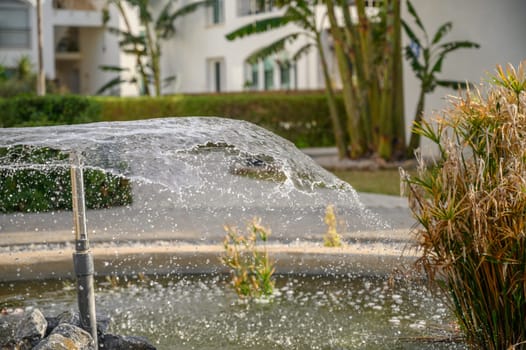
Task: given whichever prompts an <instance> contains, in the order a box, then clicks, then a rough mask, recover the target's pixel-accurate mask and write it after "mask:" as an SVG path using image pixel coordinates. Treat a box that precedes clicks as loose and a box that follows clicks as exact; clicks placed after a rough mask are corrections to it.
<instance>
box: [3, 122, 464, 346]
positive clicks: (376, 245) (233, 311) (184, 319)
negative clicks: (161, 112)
mask: <svg viewBox="0 0 526 350" xmlns="http://www.w3.org/2000/svg"><path fill="white" fill-rule="evenodd" d="M21 145H23V147H25V148H30V149H33V148H46V149H52V150H56V151H58V152H59V153H64V154H69V153H71V152H75V154H78V155H79V157H80V158H81V162H82V167H83V169H85V170H101V171H103V172H105V173H107V174H111V176H114V177H117V178H120V179H122V181H124V182H125V183H127V184H129V186H130V188H131V200H130V201H129V202H128V203H126V204H125V205H122V206H111V207H109V208H104V209H91V210H88V213H87V217H88V231H89V232H90V240H91V241H92V246H93V255H94V259H95V271H96V275H97V276H98V277H97V281H98V283H96V285H97V286H98V287H97V311H98V312H99V311H101V310H102V311H104V312H106V313H109V314H110V316H111V317H112V318H113V319H114V321H115V322H114V323H115V324H116V326H115V327H117V328H120V330H121V331H122V330H125V331H130V332H133V333H137V334H140V335H144V336H146V337H148V338H149V339H152V340H153V342H154V343H155V344H156V345H157V346H158V348H159V349H171V348H173V347H174V346H175V344H177V348H178V349H193V348H198V349H206V348H211V347H214V348H217V345H218V344H222V345H221V348H225V349H237V348H243V349H244V348H249V345H248V344H253V346H252V347H251V348H254V349H257V348H283V347H286V348H305V347H308V348H313V349H314V348H319V349H337V348H338V349H339V348H349V349H354V348H360V349H363V348H374V349H380V348H393V346H397V345H396V344H402V345H401V346H402V348H411V345H407V344H410V343H411V342H410V341H407V342H406V343H404V342H403V339H404V338H407V339H414V338H415V337H416V338H418V337H420V336H421V335H422V334H426V333H423V332H429V327H430V324H432V325H437V326H438V328H439V331H438V332H441V330H440V329H442V328H443V327H445V325H447V322H448V320H449V317H450V316H449V315H448V314H447V312H446V311H445V310H446V308H445V307H444V306H443V305H441V303H440V301H436V300H434V299H433V297H432V296H431V295H430V293H429V292H427V291H426V290H425V287H423V286H422V285H421V284H416V287H415V285H413V284H412V283H407V282H405V281H403V280H398V279H396V278H395V279H394V280H392V279H390V278H388V276H389V274H390V273H391V272H392V271H393V269H394V268H397V267H401V266H403V264H404V263H410V262H411V261H413V259H414V256H411V255H406V256H405V257H403V258H401V256H400V251H401V247H402V246H403V244H404V242H405V238H404V239H402V243H400V241H399V239H398V237H400V236H403V234H400V232H396V231H395V230H393V229H391V228H390V226H389V224H388V223H387V222H385V221H384V220H382V219H381V218H380V217H379V216H378V215H376V214H374V213H372V212H370V211H369V210H367V209H366V208H365V207H364V205H363V204H362V203H361V202H360V200H359V198H358V195H357V194H356V192H355V191H354V189H352V187H351V186H350V185H348V184H346V183H344V182H342V181H340V180H338V179H337V178H335V177H334V176H332V175H331V174H330V173H328V172H327V171H325V170H323V169H321V168H320V167H318V166H317V165H316V164H315V163H314V162H313V161H312V160H311V159H310V158H309V157H308V156H306V155H304V154H303V153H302V152H300V151H298V150H297V149H296V148H295V147H294V146H293V145H292V144H291V143H289V142H288V141H286V140H283V139H281V138H279V137H277V136H276V135H274V134H272V133H270V132H268V131H266V130H264V129H262V128H259V127H256V126H254V125H253V124H250V123H247V122H241V121H234V120H229V119H223V118H200V117H192V118H164V119H155V120H145V121H134V122H119V123H95V124H85V125H70V126H55V127H37V128H23V129H16V128H13V129H0V148H4V149H5V150H6V151H4V153H3V155H0V170H2V171H4V172H6V173H9V172H14V171H19V170H20V169H38V170H42V171H46V170H47V169H57V168H66V167H69V160H68V158H67V157H60V156H59V157H56V158H54V159H53V160H52V161H46V162H45V164H35V163H34V162H28V159H27V157H23V156H17V155H16V152H17V150H19V149H20V147H22V146H21ZM103 190H104V189H103ZM328 205H334V207H335V208H337V213H338V214H337V216H338V219H339V222H338V223H339V228H340V230H341V231H342V232H343V239H344V241H346V242H350V243H351V244H348V245H347V246H345V247H344V248H337V249H332V250H331V249H327V248H323V247H322V246H321V243H322V235H323V232H324V231H325V230H326V227H325V226H324V223H323V217H324V213H325V210H326V208H327V206H328ZM254 216H257V217H261V218H262V220H263V222H265V224H266V225H268V226H270V227H271V229H272V231H273V234H272V236H271V237H272V239H271V241H270V242H269V243H270V246H269V251H270V253H271V255H272V256H273V257H274V259H275V260H276V263H277V265H276V266H277V273H278V274H279V275H278V282H277V286H278V288H277V293H276V295H275V298H274V301H272V302H271V303H270V304H257V303H256V304H251V303H249V304H240V303H238V302H236V300H235V298H234V296H233V294H232V292H231V291H229V290H228V288H227V282H226V281H225V278H224V276H223V275H222V273H223V272H225V269H224V267H222V266H221V265H220V263H219V259H218V256H219V254H220V253H221V246H220V244H219V243H220V242H221V241H222V239H223V237H224V231H223V229H222V227H223V225H225V224H229V225H237V226H244V225H245V224H246V222H247V221H248V220H250V219H251V218H252V217H254ZM0 235H1V236H2V237H3V239H2V240H1V241H0V245H1V246H0V271H1V273H2V274H1V276H2V277H0V290H1V291H2V292H0V300H7V301H9V302H13V303H14V304H20V306H21V307H24V308H31V307H37V306H38V307H39V308H41V309H42V310H44V311H46V312H54V313H58V312H60V310H61V309H68V308H71V305H72V299H73V298H72V291H71V289H72V288H70V285H69V282H68V281H69V278H70V277H71V268H70V267H71V262H70V261H69V260H70V258H68V256H70V255H69V254H67V253H64V252H68V251H70V250H71V249H72V246H71V243H70V241H71V214H70V213H69V212H67V211H64V210H52V211H50V212H47V213H24V212H22V213H5V214H0ZM42 259H43V260H44V261H45V262H46V263H45V264H44V263H42ZM203 273H205V274H207V275H206V276H205V277H203V276H201V275H200V277H195V274H203ZM331 276H332V277H331ZM28 279H31V280H34V279H39V280H42V281H45V282H43V283H38V285H35V283H33V282H27V281H26V280H28ZM392 285H394V286H395V287H394V288H392ZM397 290H404V291H405V292H404V293H405V294H399V293H398V291H397ZM413 303H414V304H415V305H414V306H410V304H413ZM422 314H423V317H425V318H420V315H422ZM311 319H312V320H311ZM430 320H432V321H430ZM369 321H373V322H369ZM426 322H427V323H426ZM378 324H383V327H380V326H378ZM296 327H297V328H296ZM380 328H381V329H380ZM371 339H372V340H371ZM401 339H402V340H401ZM400 341H402V343H400ZM404 344H406V345H407V346H408V347H405V345H404ZM413 348H419V349H420V348H425V347H423V346H422V344H421V343H419V344H418V345H416V347H413ZM429 348H434V345H430V347H429ZM437 348H440V349H446V348H452V349H456V348H462V345H455V344H446V345H445V347H437Z"/></svg>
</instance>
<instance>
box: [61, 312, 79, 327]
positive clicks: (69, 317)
mask: <svg viewBox="0 0 526 350" xmlns="http://www.w3.org/2000/svg"><path fill="white" fill-rule="evenodd" d="M56 318H57V321H58V324H62V323H66V324H71V325H73V326H77V327H80V316H79V313H78V312H74V311H71V310H70V311H64V312H62V313H60V314H59V315H58V316H57V317H56Z"/></svg>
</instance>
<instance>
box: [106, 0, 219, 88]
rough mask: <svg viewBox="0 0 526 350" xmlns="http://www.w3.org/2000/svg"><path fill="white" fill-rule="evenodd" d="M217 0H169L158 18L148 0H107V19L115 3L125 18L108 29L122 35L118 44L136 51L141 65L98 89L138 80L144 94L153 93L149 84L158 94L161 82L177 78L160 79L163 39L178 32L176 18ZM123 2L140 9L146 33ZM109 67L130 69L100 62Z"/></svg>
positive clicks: (139, 13) (126, 50)
mask: <svg viewBox="0 0 526 350" xmlns="http://www.w3.org/2000/svg"><path fill="white" fill-rule="evenodd" d="M216 1H217V0H201V1H196V2H191V3H189V4H187V5H183V6H180V7H178V8H176V9H175V10H173V8H172V5H173V1H167V2H166V5H165V6H164V7H163V8H162V9H161V11H160V12H159V14H158V15H157V17H156V18H154V16H153V12H152V9H151V7H150V6H149V1H148V0H108V1H107V3H106V8H105V9H104V12H103V18H104V22H105V23H108V21H109V19H110V17H109V11H108V6H109V5H110V4H113V5H115V6H116V7H117V9H118V11H119V14H120V16H121V17H122V18H123V21H124V25H125V29H124V30H121V29H119V28H113V27H110V28H108V30H109V31H110V32H112V33H114V34H117V35H119V36H121V37H122V40H121V41H120V43H119V45H120V47H121V50H123V52H125V53H128V54H131V55H134V56H135V58H136V65H137V69H138V76H132V77H131V78H130V79H128V80H126V79H123V78H121V76H120V74H119V76H117V77H116V78H114V79H112V80H110V81H109V82H108V83H106V84H105V85H104V86H102V87H101V88H100V89H99V91H98V92H97V93H102V92H104V91H105V90H107V89H110V88H112V87H114V86H116V85H119V84H121V83H125V82H128V83H135V84H137V85H138V86H140V87H141V88H142V89H144V91H143V92H144V94H145V95H151V94H152V92H151V90H150V85H153V89H154V94H155V96H159V95H160V94H161V88H162V86H163V85H164V86H166V85H168V84H170V83H171V82H173V81H174V80H175V77H173V76H171V77H167V78H164V79H161V66H160V59H161V42H162V41H164V40H168V39H170V38H172V37H173V36H174V35H175V32H176V30H175V22H176V21H177V20H178V19H179V18H181V17H183V16H185V15H187V14H189V13H192V12H194V11H196V10H197V9H199V8H201V7H205V6H213V5H214V4H215V3H216ZM124 3H127V4H128V5H129V6H131V7H132V8H135V9H136V10H137V13H138V17H139V22H140V24H141V26H142V27H143V28H144V33H139V34H137V33H134V32H133V31H132V27H131V25H130V21H129V18H128V14H127V12H126V10H125V6H124ZM101 69H103V70H106V71H115V72H118V73H121V72H123V71H126V70H127V69H125V68H122V67H116V66H101Z"/></svg>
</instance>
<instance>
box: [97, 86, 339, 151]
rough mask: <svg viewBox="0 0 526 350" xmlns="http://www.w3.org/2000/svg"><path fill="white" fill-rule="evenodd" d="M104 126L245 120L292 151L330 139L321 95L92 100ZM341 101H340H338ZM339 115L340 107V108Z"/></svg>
mask: <svg viewBox="0 0 526 350" xmlns="http://www.w3.org/2000/svg"><path fill="white" fill-rule="evenodd" d="M96 100H97V101H98V102H100V103H101V105H102V119H103V120H106V121H115V120H135V119H147V118H157V117H168V116H219V117H227V118H233V119H241V120H246V121H250V122H252V123H255V124H257V125H260V126H262V127H264V128H266V129H268V130H270V131H272V132H275V133H276V134H278V135H280V136H282V137H284V138H286V139H288V140H290V141H292V142H293V143H294V144H296V146H298V147H314V146H331V145H334V137H333V133H332V127H331V123H330V119H329V111H328V107H327V101H326V97H325V94H324V93H323V92H310V93H309V92H303V93H278V92H276V93H229V94H204V95H174V96H163V97H159V98H151V97H137V98H115V97H103V98H102V97H98V98H96ZM340 102H341V101H340ZM340 108H341V111H342V113H343V104H342V103H340Z"/></svg>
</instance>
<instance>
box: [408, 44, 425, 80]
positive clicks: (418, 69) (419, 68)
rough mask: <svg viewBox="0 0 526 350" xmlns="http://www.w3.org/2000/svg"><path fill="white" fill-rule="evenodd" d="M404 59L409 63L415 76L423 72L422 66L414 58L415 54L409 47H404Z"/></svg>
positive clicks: (416, 58) (415, 57)
mask: <svg viewBox="0 0 526 350" xmlns="http://www.w3.org/2000/svg"><path fill="white" fill-rule="evenodd" d="M405 58H406V59H408V60H409V61H410V63H411V67H412V68H413V71H414V72H415V73H416V74H417V75H418V73H419V72H423V71H424V66H423V65H422V64H420V61H418V56H416V54H415V52H414V51H413V50H412V49H411V47H410V46H406V47H405Z"/></svg>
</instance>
